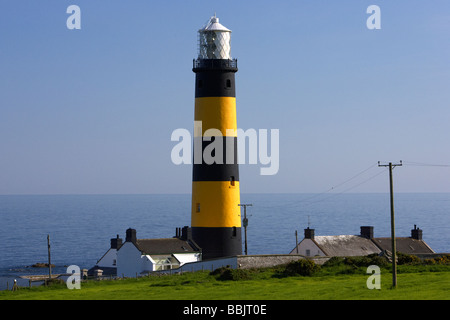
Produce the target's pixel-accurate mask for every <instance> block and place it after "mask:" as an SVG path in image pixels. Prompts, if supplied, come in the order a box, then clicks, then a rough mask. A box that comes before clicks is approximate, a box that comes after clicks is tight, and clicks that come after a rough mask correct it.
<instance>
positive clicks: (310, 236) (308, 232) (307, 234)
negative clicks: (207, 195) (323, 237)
mask: <svg viewBox="0 0 450 320" xmlns="http://www.w3.org/2000/svg"><path fill="white" fill-rule="evenodd" d="M305 239H314V229H310V228H309V227H308V228H306V229H305Z"/></svg>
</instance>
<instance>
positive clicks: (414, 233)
mask: <svg viewBox="0 0 450 320" xmlns="http://www.w3.org/2000/svg"><path fill="white" fill-rule="evenodd" d="M411 238H413V239H416V240H422V230H421V229H419V228H416V225H414V229H412V230H411Z"/></svg>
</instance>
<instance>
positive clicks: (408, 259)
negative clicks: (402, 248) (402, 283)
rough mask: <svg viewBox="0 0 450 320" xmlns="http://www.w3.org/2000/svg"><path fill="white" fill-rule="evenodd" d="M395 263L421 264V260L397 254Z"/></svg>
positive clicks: (408, 255)
mask: <svg viewBox="0 0 450 320" xmlns="http://www.w3.org/2000/svg"><path fill="white" fill-rule="evenodd" d="M397 263H398V264H399V265H400V264H421V263H422V260H420V258H419V257H417V256H415V255H412V254H406V253H401V252H397Z"/></svg>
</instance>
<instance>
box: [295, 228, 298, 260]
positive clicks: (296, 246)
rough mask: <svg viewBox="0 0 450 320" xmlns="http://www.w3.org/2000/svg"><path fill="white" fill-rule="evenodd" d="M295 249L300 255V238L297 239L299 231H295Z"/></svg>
mask: <svg viewBox="0 0 450 320" xmlns="http://www.w3.org/2000/svg"><path fill="white" fill-rule="evenodd" d="M295 249H296V250H297V254H298V238H297V230H295Z"/></svg>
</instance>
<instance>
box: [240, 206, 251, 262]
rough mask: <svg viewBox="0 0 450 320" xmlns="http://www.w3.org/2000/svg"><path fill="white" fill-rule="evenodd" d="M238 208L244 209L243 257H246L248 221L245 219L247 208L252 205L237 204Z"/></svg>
mask: <svg viewBox="0 0 450 320" xmlns="http://www.w3.org/2000/svg"><path fill="white" fill-rule="evenodd" d="M238 206H240V207H244V220H243V225H244V237H245V255H247V226H248V219H247V207H251V206H252V204H238Z"/></svg>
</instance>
